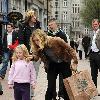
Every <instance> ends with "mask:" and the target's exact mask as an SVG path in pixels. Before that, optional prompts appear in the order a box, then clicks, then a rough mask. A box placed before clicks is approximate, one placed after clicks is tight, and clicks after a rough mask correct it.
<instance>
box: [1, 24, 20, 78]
mask: <svg viewBox="0 0 100 100" xmlns="http://www.w3.org/2000/svg"><path fill="white" fill-rule="evenodd" d="M17 40H18V33H17V32H16V31H14V26H13V24H12V23H8V24H7V32H5V33H4V37H3V51H2V52H3V61H2V63H3V65H2V68H1V70H0V77H1V78H2V79H4V78H5V74H6V70H7V66H8V62H9V60H10V65H11V63H12V60H11V56H12V52H13V48H14V47H13V46H12V45H13V44H15V43H16V41H17ZM12 47H13V48H12Z"/></svg>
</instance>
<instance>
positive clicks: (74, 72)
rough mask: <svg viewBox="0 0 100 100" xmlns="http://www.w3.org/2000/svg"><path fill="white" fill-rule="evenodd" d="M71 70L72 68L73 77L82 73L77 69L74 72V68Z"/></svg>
mask: <svg viewBox="0 0 100 100" xmlns="http://www.w3.org/2000/svg"><path fill="white" fill-rule="evenodd" d="M70 68H71V71H72V75H75V74H77V73H80V72H79V71H78V70H77V69H76V70H74V69H73V68H72V66H70Z"/></svg>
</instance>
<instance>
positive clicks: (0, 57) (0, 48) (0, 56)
mask: <svg viewBox="0 0 100 100" xmlns="http://www.w3.org/2000/svg"><path fill="white" fill-rule="evenodd" d="M1 63H2V37H1V36H0V64H1Z"/></svg>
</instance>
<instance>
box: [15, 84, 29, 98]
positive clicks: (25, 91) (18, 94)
mask: <svg viewBox="0 0 100 100" xmlns="http://www.w3.org/2000/svg"><path fill="white" fill-rule="evenodd" d="M14 98H15V100H30V84H29V83H16V82H15V83H14Z"/></svg>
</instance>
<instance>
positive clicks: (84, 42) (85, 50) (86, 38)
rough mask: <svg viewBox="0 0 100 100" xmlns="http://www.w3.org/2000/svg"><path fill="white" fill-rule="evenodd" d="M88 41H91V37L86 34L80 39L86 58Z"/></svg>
mask: <svg viewBox="0 0 100 100" xmlns="http://www.w3.org/2000/svg"><path fill="white" fill-rule="evenodd" d="M90 42H91V38H90V37H89V36H88V35H86V34H85V36H84V37H83V39H82V45H83V48H84V52H85V58H86V59H87V57H88V53H89V47H90Z"/></svg>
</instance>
